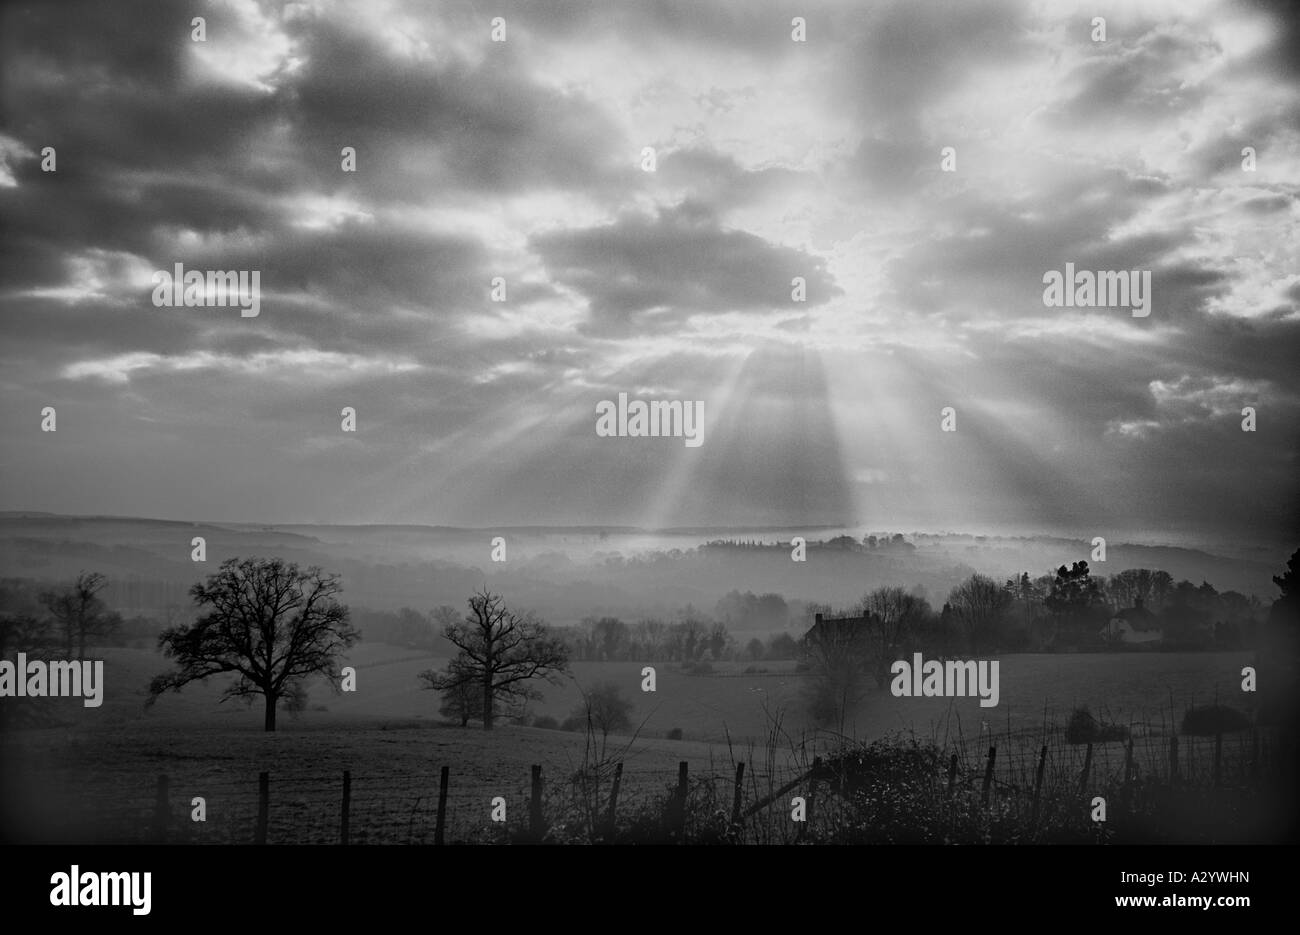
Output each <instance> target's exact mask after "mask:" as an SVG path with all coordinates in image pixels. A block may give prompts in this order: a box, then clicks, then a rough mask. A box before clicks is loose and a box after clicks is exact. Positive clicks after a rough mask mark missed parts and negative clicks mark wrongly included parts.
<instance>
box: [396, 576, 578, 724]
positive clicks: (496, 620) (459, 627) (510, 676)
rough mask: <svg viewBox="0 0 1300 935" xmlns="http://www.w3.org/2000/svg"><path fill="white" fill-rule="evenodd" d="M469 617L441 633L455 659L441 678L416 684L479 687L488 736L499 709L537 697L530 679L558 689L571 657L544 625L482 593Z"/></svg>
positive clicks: (425, 675) (427, 677)
mask: <svg viewBox="0 0 1300 935" xmlns="http://www.w3.org/2000/svg"><path fill="white" fill-rule="evenodd" d="M469 611H470V612H469V614H467V615H466V617H465V619H464V620H462V621H460V622H458V623H452V624H448V625H447V626H446V627H445V628H444V629H443V633H442V635H443V636H444V637H445V638H446V639H447V641H448V642H450V643H451V644H452V645H453V646H455V647H456V648H457V649H458V650H460V652H459V654H458V655H457V656H456V658H455V659H453V660H452V661H451V662H450V663H449V664H448V666H447V670H446V671H445V672H434V671H432V670H430V671H427V672H422V673H420V678H421V679H423V680H424V681H425V682H427V683H428V687H429V688H431V689H434V690H435V691H448V690H458V689H460V688H461V687H462V686H464V685H465V684H466V683H477V684H478V686H479V690H480V691H481V693H482V698H483V701H482V708H481V711H482V717H483V729H484V730H491V729H492V724H493V720H494V719H495V715H496V708H497V705H498V704H499V703H501V702H502V701H505V702H523V701H527V700H528V699H530V698H536V697H539V694H540V693H539V692H537V690H536V689H534V688H532V687H531V686H530V684H529V683H530V682H531V681H532V680H534V679H544V680H546V681H549V682H554V683H558V682H559V681H560V676H561V673H563V672H565V671H567V669H568V666H569V655H568V650H567V648H566V647H565V646H564V643H563V642H562V641H560V640H559V639H557V638H556V637H554V636H552V635H551V633H550V632H549V630H548V629H547V627H546V625H545V624H544V623H542V622H541V621H540V620H536V619H534V618H533V617H532V616H531V615H524V616H519V615H518V614H515V613H513V612H512V611H510V610H508V609H507V608H506V606H505V604H504V602H503V598H502V597H501V596H500V595H498V594H492V593H491V592H489V591H488V590H487V588H486V587H485V588H484V589H483V590H482V591H478V592H476V593H475V594H474V595H473V596H472V597H471V598H470V599H469Z"/></svg>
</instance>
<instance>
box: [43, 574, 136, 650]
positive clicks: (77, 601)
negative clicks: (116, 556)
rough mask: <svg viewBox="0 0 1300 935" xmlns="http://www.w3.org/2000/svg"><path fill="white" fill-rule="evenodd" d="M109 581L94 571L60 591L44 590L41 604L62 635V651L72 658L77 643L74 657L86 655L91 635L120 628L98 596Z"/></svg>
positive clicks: (115, 617)
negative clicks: (74, 645) (87, 643)
mask: <svg viewBox="0 0 1300 935" xmlns="http://www.w3.org/2000/svg"><path fill="white" fill-rule="evenodd" d="M107 585H108V579H107V578H105V577H104V576H103V575H102V574H100V573H99V572H97V571H92V572H85V571H83V572H81V573H80V574H78V575H77V579H76V580H75V581H74V582H73V583H72V584H71V585H70V586H69V587H66V588H64V589H62V590H60V591H44V592H42V593H41V596H40V601H41V603H42V604H44V605H45V608H46V609H47V610H48V611H49V612H50V615H51V616H52V617H54V620H55V623H56V625H57V626H58V628H59V629H60V630H61V631H62V632H63V639H64V649H65V651H66V652H67V654H68V656H69V658H71V657H72V651H73V644H74V643H75V644H76V648H77V658H84V657H85V655H86V642H87V639H88V638H89V637H91V636H100V637H102V636H108V635H109V634H111V633H112V632H113V631H114V630H116V629H117V628H118V627H120V626H121V625H122V618H121V617H120V616H119V615H118V614H116V613H113V612H111V611H110V610H109V609H108V607H107V606H106V605H105V604H104V602H103V601H102V600H101V599H100V597H99V592H100V591H102V590H104V588H105V587H106V586H107Z"/></svg>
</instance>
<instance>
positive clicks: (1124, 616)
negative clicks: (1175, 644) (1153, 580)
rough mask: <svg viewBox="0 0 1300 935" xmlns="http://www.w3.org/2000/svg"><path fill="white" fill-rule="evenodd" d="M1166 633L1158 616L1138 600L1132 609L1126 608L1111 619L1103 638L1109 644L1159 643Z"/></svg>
mask: <svg viewBox="0 0 1300 935" xmlns="http://www.w3.org/2000/svg"><path fill="white" fill-rule="evenodd" d="M1164 637H1165V634H1164V631H1163V630H1161V628H1160V621H1159V620H1158V619H1157V617H1156V615H1155V614H1153V613H1151V611H1149V610H1147V609H1146V608H1145V607H1143V606H1142V598H1140V597H1139V598H1137V600H1135V601H1134V602H1133V606H1132V607H1126V608H1124V609H1123V610H1121V611H1119V612H1118V613H1116V614H1115V616H1113V617H1111V618H1110V620H1109V621H1107V623H1106V626H1105V627H1103V628H1102V631H1101V638H1102V639H1103V640H1105V641H1106V642H1108V643H1152V644H1154V643H1158V642H1160V641H1161V640H1162V639H1164Z"/></svg>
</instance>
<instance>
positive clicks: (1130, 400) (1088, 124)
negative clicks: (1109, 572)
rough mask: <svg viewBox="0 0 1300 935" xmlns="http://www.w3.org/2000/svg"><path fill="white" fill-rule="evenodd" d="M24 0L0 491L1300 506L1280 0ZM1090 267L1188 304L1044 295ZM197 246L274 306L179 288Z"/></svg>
mask: <svg viewBox="0 0 1300 935" xmlns="http://www.w3.org/2000/svg"><path fill="white" fill-rule="evenodd" d="M195 16H202V17H203V18H204V41H196V40H195V38H194V33H193V30H194V26H193V24H192V19H193V17H195ZM796 16H798V17H802V18H803V21H804V34H805V37H806V38H805V41H794V39H793V38H792V33H793V32H794V26H793V24H792V19H793V18H794V17H796ZM494 17H501V18H503V20H504V41H493V30H494V24H493V18H494ZM1094 17H1103V18H1104V19H1105V33H1106V35H1105V39H1104V41H1096V40H1095V39H1094V35H1095V33H1096V26H1095V24H1094ZM0 20H3V21H2V22H0V36H2V38H0V53H2V56H3V64H2V65H0V68H2V76H3V82H2V84H0V244H2V249H0V386H2V387H3V398H4V405H3V407H0V440H2V441H0V509H6V510H44V511H52V512H58V513H94V514H112V515H137V516H149V517H158V518H169V519H203V520H211V521H232V522H233V521H262V522H285V523H288V522H339V523H435V524H436V523H446V524H454V525H467V526H490V525H534V524H609V525H635V526H644V527H648V528H662V527H669V526H706V525H714V526H771V525H779V526H799V525H801V524H808V525H835V524H843V525H855V524H867V525H873V526H877V527H880V528H902V529H909V528H914V529H961V530H973V531H978V530H980V529H981V528H994V527H1010V526H1015V527H1018V528H1022V529H1034V530H1039V531H1042V532H1046V533H1053V534H1057V533H1063V532H1070V533H1077V534H1084V535H1087V534H1095V535H1103V536H1104V535H1107V533H1108V532H1112V533H1116V534H1118V533H1121V532H1127V533H1135V532H1136V531H1141V532H1143V533H1144V534H1145V536H1146V537H1147V538H1149V539H1157V540H1158V539H1159V538H1160V537H1161V536H1168V537H1169V538H1171V539H1172V538H1174V537H1176V536H1178V535H1182V534H1184V533H1186V532H1188V531H1195V532H1196V533H1197V534H1199V535H1201V536H1203V537H1210V538H1213V537H1216V536H1219V537H1224V538H1231V539H1233V540H1242V541H1250V540H1257V541H1260V542H1265V541H1267V542H1287V541H1294V540H1295V539H1297V538H1300V497H1298V496H1297V489H1298V488H1297V477H1300V470H1297V467H1298V465H1297V460H1298V459H1297V448H1298V446H1297V443H1298V442H1300V387H1298V386H1297V379H1296V373H1297V361H1300V353H1298V351H1300V263H1298V262H1297V260H1298V258H1300V197H1298V195H1300V172H1298V170H1300V17H1298V16H1297V14H1296V13H1295V12H1294V11H1291V12H1288V8H1287V6H1286V5H1285V4H1278V5H1272V4H1266V3H1243V2H1227V3H1225V2H1200V0H1177V2H1168V3H1164V2H1152V3H1136V4H1135V3H1108V2H1095V0H1094V2H1088V3H1078V4H1072V3H1070V2H1055V0H1053V2H1034V3H1025V2H1002V0H996V2H994V0H961V2H953V3H938V2H895V3H888V2H886V3H872V4H870V5H867V4H861V3H828V2H825V0H816V2H808V0H800V2H797V3H789V2H784V3H772V2H767V0H763V2H752V0H680V2H677V0H665V2H650V0H600V2H595V0H591V2H561V0H556V2H542V0H501V2H497V0H494V2H492V3H490V4H486V3H478V4H476V3H468V2H445V3H443V2H439V3H429V2H425V0H414V2H382V0H381V2H366V3H348V4H344V3H331V2H326V3H297V4H287V5H283V6H282V5H279V4H269V3H268V4H258V3H255V2H247V0H238V2H226V3H210V4H204V3H184V4H178V3H174V2H168V0H153V2H127V3H114V4H102V3H82V4H78V3H29V4H7V5H5V7H4V8H3V11H2V12H0ZM497 35H498V38H499V37H500V36H501V35H502V34H501V30H500V25H498V27H497ZM45 147H53V148H54V152H55V160H56V162H55V168H54V171H43V168H42V162H43V153H42V151H43V149H44V148H45ZM344 147H352V148H353V149H354V150H355V153H356V156H355V171H344V166H343V162H344V159H343V157H342V151H343V149H344ZM945 147H952V148H953V151H954V152H955V156H954V157H951V158H948V159H947V163H948V164H947V166H946V167H945V165H944V162H945V157H944V150H945ZM1245 147H1251V148H1252V149H1253V151H1254V153H1255V166H1254V170H1253V171H1247V169H1246V168H1244V166H1243V163H1244V161H1245V159H1244V157H1243V154H1242V151H1243V148H1245ZM647 148H650V149H652V150H653V154H654V163H653V171H647V168H648V165H649V164H648V163H647V154H646V149H647ZM945 168H949V169H952V171H945ZM1067 262H1068V263H1073V264H1074V266H1075V268H1077V269H1080V270H1099V271H1100V270H1147V271H1150V274H1151V281H1152V301H1151V308H1150V314H1149V315H1147V316H1146V317H1135V316H1133V315H1132V314H1131V312H1130V310H1129V309H1128V308H1119V307H1073V308H1061V307H1049V306H1047V305H1045V303H1044V300H1043V292H1044V285H1043V282H1044V275H1045V274H1046V273H1047V272H1049V271H1051V270H1058V271H1059V270H1064V269H1065V264H1066V263H1067ZM177 263H180V264H183V267H184V268H185V269H194V270H200V271H206V270H244V271H257V272H258V274H259V277H260V280H259V281H260V311H259V314H257V315H256V316H255V317H254V316H244V315H241V313H240V310H239V309H238V308H232V307H223V306H217V305H200V306H195V307H184V306H182V307H167V306H162V307H159V306H157V305H155V303H154V301H153V295H154V282H155V280H154V279H153V278H152V277H153V275H154V273H155V271H159V270H167V271H170V270H172V269H173V268H174V266H175V264H177ZM496 277H500V279H501V280H503V281H504V284H505V301H494V296H493V280H494V278H496ZM796 277H801V278H802V281H803V283H804V288H803V293H804V294H803V296H802V300H801V301H800V300H798V299H797V298H796V296H795V290H794V288H792V284H793V281H794V280H795V278H796ZM497 297H499V295H498V296H497ZM619 393H626V394H628V396H629V398H633V399H636V398H640V399H646V400H650V399H658V400H684V401H697V400H698V401H701V402H702V403H703V412H704V424H703V442H702V444H700V445H699V446H698V447H692V446H688V445H685V444H684V443H683V439H681V438H672V437H658V438H645V437H641V438H636V437H603V436H601V435H598V434H597V432H596V411H597V405H598V404H599V403H600V402H601V401H602V400H611V401H612V400H617V398H618V394H619ZM1248 406H1249V407H1253V408H1254V409H1255V411H1256V417H1255V418H1256V431H1254V432H1245V431H1242V427H1241V426H1242V420H1243V416H1242V409H1243V408H1244V407H1248ZM45 407H53V408H54V409H55V411H56V430H55V431H54V432H48V431H42V410H43V409H44V408H45ZM344 407H352V408H353V409H354V410H355V413H356V430H355V431H344V430H343V427H342V422H343V418H342V411H343V409H344ZM945 407H951V409H952V411H953V413H954V417H955V423H953V422H951V421H950V425H951V424H955V431H944V430H943V428H942V421H943V411H944V409H945Z"/></svg>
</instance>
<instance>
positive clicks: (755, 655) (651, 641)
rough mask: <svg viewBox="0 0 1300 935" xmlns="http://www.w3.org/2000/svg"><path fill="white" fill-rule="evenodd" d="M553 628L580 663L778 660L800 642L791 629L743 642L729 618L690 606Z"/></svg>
mask: <svg viewBox="0 0 1300 935" xmlns="http://www.w3.org/2000/svg"><path fill="white" fill-rule="evenodd" d="M551 629H552V632H553V633H554V634H555V636H556V637H557V638H558V639H559V640H560V641H561V642H562V643H563V644H564V646H565V648H566V649H567V651H568V654H569V658H570V659H572V660H574V661H577V662H681V663H690V662H719V661H726V660H737V659H751V660H758V659H772V660H777V659H794V658H795V657H796V656H797V654H798V643H797V642H796V640H795V638H794V637H793V636H791V635H790V634H789V633H785V632H780V633H774V634H772V635H771V636H769V637H767V639H766V640H764V639H760V638H759V637H752V638H751V639H749V640H748V642H745V643H744V644H743V645H742V644H741V643H739V642H738V641H737V640H736V639H735V638H734V637H733V636H732V634H731V633H730V632H729V630H728V629H727V624H726V623H724V622H723V621H721V620H717V619H715V618H712V617H710V616H708V615H703V614H698V613H696V612H694V611H693V610H691V609H689V608H688V609H686V610H682V611H679V612H678V615H677V619H674V620H660V619H655V618H647V619H642V620H637V621H635V622H634V623H625V622H624V621H622V620H619V619H618V618H617V617H600V618H595V617H588V618H586V619H584V620H583V621H582V622H581V623H580V624H578V625H577V626H569V627H552V628H551Z"/></svg>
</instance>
